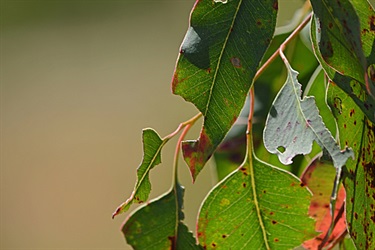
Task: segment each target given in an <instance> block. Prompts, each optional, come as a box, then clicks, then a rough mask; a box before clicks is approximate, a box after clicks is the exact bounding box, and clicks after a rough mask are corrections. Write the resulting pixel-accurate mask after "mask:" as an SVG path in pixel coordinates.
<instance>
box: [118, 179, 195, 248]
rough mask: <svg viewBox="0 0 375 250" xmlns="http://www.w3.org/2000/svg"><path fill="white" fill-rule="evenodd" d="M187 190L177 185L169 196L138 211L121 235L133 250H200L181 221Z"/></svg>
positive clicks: (129, 219) (125, 225)
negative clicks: (184, 196) (185, 191)
mask: <svg viewBox="0 0 375 250" xmlns="http://www.w3.org/2000/svg"><path fill="white" fill-rule="evenodd" d="M183 195H184V189H183V187H182V186H180V185H179V184H178V183H176V185H175V186H174V188H173V189H172V190H171V191H169V192H168V193H166V194H164V195H162V196H161V197H159V198H157V199H155V200H153V201H151V202H150V203H148V204H147V205H145V206H143V207H140V208H139V209H138V210H136V211H135V212H134V213H133V214H132V215H131V216H130V217H129V218H128V219H127V220H126V221H125V223H124V226H123V228H122V232H123V233H124V236H125V239H126V241H127V243H128V244H130V245H131V246H132V247H133V248H134V249H140V250H143V249H150V250H151V249H155V250H159V249H176V250H177V249H180V250H185V249H186V250H190V249H191V250H199V249H202V247H201V246H199V245H197V244H196V240H195V238H194V236H193V234H192V233H191V232H190V231H189V229H188V228H187V227H186V225H185V224H183V222H182V220H183V219H184V214H183V212H182V206H183V204H182V203H183Z"/></svg>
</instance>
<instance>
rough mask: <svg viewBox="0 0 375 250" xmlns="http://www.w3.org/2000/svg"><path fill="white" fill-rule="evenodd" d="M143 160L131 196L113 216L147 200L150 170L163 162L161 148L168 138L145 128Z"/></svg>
mask: <svg viewBox="0 0 375 250" xmlns="http://www.w3.org/2000/svg"><path fill="white" fill-rule="evenodd" d="M142 137H143V160H142V163H141V165H140V166H139V167H138V169H137V182H136V184H135V187H134V190H133V193H132V194H131V196H130V197H129V198H128V199H127V200H126V201H125V202H124V203H122V204H121V205H120V206H119V207H118V208H117V209H116V211H115V212H114V213H113V215H112V218H113V217H115V216H116V215H118V214H121V213H123V212H126V211H127V210H128V209H129V208H130V206H131V204H133V203H138V204H141V203H143V202H145V201H147V199H148V196H149V194H150V192H151V183H150V179H149V172H150V170H151V169H152V168H153V167H155V166H156V165H158V164H160V163H161V154H160V152H161V149H162V148H163V146H164V144H165V143H166V142H167V141H168V139H164V140H162V139H161V138H160V136H159V135H158V134H157V133H156V131H155V130H153V129H144V130H143V135H142Z"/></svg>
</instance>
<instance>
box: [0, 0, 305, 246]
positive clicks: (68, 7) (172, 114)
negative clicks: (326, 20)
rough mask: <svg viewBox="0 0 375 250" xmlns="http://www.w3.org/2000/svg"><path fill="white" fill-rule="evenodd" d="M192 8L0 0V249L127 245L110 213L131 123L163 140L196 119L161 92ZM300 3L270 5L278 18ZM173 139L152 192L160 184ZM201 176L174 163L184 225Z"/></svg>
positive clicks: (171, 3)
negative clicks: (177, 168)
mask: <svg viewBox="0 0 375 250" xmlns="http://www.w3.org/2000/svg"><path fill="white" fill-rule="evenodd" d="M193 4H194V1H193V0H148V1H146V0H138V1H132V0H122V1H120V0H117V1H115V0H106V1H104V0H86V1H73V0H64V1H60V0H51V1H48V0H44V1H42V0H41V1H36V0H24V1H18V0H1V6H0V8H1V13H0V18H1V20H0V21H1V38H0V84H1V89H0V90H1V124H0V125H1V155H0V156H1V162H0V163H1V180H0V183H1V197H0V198H1V200H0V201H1V228H0V229H1V230H0V237H1V238H0V247H1V249H130V247H128V246H126V244H125V240H124V238H123V236H122V234H121V232H120V226H121V224H122V222H123V220H124V219H125V218H126V216H127V215H128V214H129V213H128V214H125V215H120V216H118V217H117V218H115V219H114V220H112V219H111V214H112V212H113V211H114V210H115V208H116V207H117V206H118V205H119V204H120V203H121V202H123V201H124V200H125V199H126V198H128V196H129V195H130V194H131V191H132V189H133V186H134V183H135V176H136V167H137V166H138V165H139V163H140V161H141V158H142V142H141V130H142V128H145V127H152V128H154V129H156V130H157V131H158V132H159V134H160V135H161V136H162V137H163V136H165V135H167V134H169V133H170V132H172V131H173V130H174V129H175V128H176V127H177V126H178V124H179V123H180V122H182V121H185V120H187V119H189V118H190V117H192V116H193V115H195V114H196V109H195V108H194V107H193V106H192V105H191V104H189V103H186V102H184V101H183V100H182V99H181V98H180V97H177V96H174V95H172V94H171V91H170V81H171V77H172V73H173V69H174V64H175V60H176V58H177V54H178V51H179V46H180V43H181V41H182V39H183V37H184V34H185V31H186V29H187V27H188V18H189V13H190V10H191V8H192V6H193ZM302 4H303V1H302V0H281V1H280V15H279V25H281V24H286V23H287V22H288V21H289V20H290V19H291V18H292V15H293V12H294V10H295V9H296V8H299V7H300V6H302ZM198 132H199V126H197V128H195V129H194V130H192V131H191V133H190V134H189V137H190V138H192V139H193V138H196V137H197V136H198ZM175 142H176V141H171V142H170V143H169V144H168V145H167V146H166V148H165V149H164V151H163V164H161V165H159V166H158V167H157V168H156V169H154V170H153V171H152V172H151V180H152V183H153V190H152V193H151V197H156V196H158V195H160V194H161V193H163V192H165V191H167V189H168V188H169V186H170V181H171V178H172V173H171V164H172V157H173V150H174V144H175ZM211 172H212V164H210V165H209V166H208V167H207V168H206V169H205V170H204V171H203V172H202V174H201V175H200V176H199V178H198V180H197V182H196V184H194V185H192V184H191V179H190V176H189V174H188V171H187V168H186V167H185V166H184V165H183V164H182V165H181V170H180V176H181V182H182V184H183V185H184V186H185V187H186V196H185V211H186V216H187V218H186V223H187V224H188V225H189V226H190V228H191V229H192V230H193V229H194V228H195V226H194V220H195V214H196V212H197V210H198V208H199V204H200V203H201V201H202V199H203V198H204V197H205V195H206V193H207V192H208V190H209V189H210V187H211V186H212V185H213V184H214V183H215V178H213V177H212V173H211ZM133 208H134V207H133Z"/></svg>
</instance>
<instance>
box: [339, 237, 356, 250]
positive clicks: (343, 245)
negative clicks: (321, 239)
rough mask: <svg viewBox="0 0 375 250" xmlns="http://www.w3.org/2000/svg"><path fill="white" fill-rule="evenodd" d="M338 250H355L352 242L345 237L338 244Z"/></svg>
mask: <svg viewBox="0 0 375 250" xmlns="http://www.w3.org/2000/svg"><path fill="white" fill-rule="evenodd" d="M339 249H340V250H357V248H356V247H355V245H354V243H353V240H352V239H351V238H350V237H349V236H347V237H345V238H344V239H343V240H342V241H341V242H340V247H339Z"/></svg>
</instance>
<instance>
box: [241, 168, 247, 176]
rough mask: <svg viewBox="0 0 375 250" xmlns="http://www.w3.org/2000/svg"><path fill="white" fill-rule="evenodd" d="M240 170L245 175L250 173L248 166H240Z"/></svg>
mask: <svg viewBox="0 0 375 250" xmlns="http://www.w3.org/2000/svg"><path fill="white" fill-rule="evenodd" d="M240 171H241V172H242V173H243V174H244V175H246V176H247V175H248V173H247V168H245V167H241V168H240Z"/></svg>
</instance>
